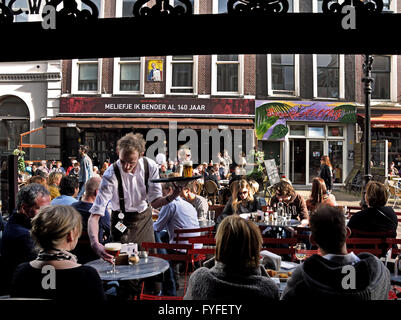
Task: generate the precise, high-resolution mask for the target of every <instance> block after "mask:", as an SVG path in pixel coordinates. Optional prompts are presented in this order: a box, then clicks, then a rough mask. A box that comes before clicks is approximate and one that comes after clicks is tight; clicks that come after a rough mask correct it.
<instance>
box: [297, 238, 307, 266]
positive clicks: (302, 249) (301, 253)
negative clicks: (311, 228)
mask: <svg viewBox="0 0 401 320" xmlns="http://www.w3.org/2000/svg"><path fill="white" fill-rule="evenodd" d="M295 258H297V260H299V261H300V262H302V261H303V260H305V259H306V244H305V243H303V242H299V243H297V244H296V245H295Z"/></svg>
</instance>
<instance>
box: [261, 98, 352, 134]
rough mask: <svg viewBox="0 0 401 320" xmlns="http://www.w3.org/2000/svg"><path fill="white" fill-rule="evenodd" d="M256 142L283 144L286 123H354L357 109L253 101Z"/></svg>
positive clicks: (342, 105) (314, 103)
mask: <svg viewBox="0 0 401 320" xmlns="http://www.w3.org/2000/svg"><path fill="white" fill-rule="evenodd" d="M255 107H256V111H255V130H256V136H257V138H258V139H259V140H284V137H285V136H286V135H287V133H288V127H287V121H306V122H339V123H356V106H355V105H354V104H352V103H348V102H337V103H331V102H323V101H266V100H256V101H255Z"/></svg>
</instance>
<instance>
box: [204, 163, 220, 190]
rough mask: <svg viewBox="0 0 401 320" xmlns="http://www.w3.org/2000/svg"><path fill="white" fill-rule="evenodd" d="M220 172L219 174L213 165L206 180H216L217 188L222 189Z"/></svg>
mask: <svg viewBox="0 0 401 320" xmlns="http://www.w3.org/2000/svg"><path fill="white" fill-rule="evenodd" d="M218 174H219V173H218V172H216V171H215V170H214V168H213V167H212V168H210V170H209V174H208V175H207V176H205V182H206V181H207V180H212V181H214V182H215V183H216V184H217V188H219V189H220V182H219V178H218V177H217V175H218Z"/></svg>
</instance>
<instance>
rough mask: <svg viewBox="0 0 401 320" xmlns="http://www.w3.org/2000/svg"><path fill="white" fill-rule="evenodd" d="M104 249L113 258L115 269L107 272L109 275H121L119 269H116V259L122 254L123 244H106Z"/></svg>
mask: <svg viewBox="0 0 401 320" xmlns="http://www.w3.org/2000/svg"><path fill="white" fill-rule="evenodd" d="M104 248H105V250H106V252H107V253H108V254H111V255H112V256H113V268H112V269H111V270H109V271H107V274H116V273H120V272H119V271H118V270H117V269H116V257H118V256H119V254H120V250H121V243H118V242H110V243H106V244H105V245H104Z"/></svg>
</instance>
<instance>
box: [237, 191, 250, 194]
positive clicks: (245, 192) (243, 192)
mask: <svg viewBox="0 0 401 320" xmlns="http://www.w3.org/2000/svg"><path fill="white" fill-rule="evenodd" d="M238 193H239V194H247V193H248V191H242V192H238Z"/></svg>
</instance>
